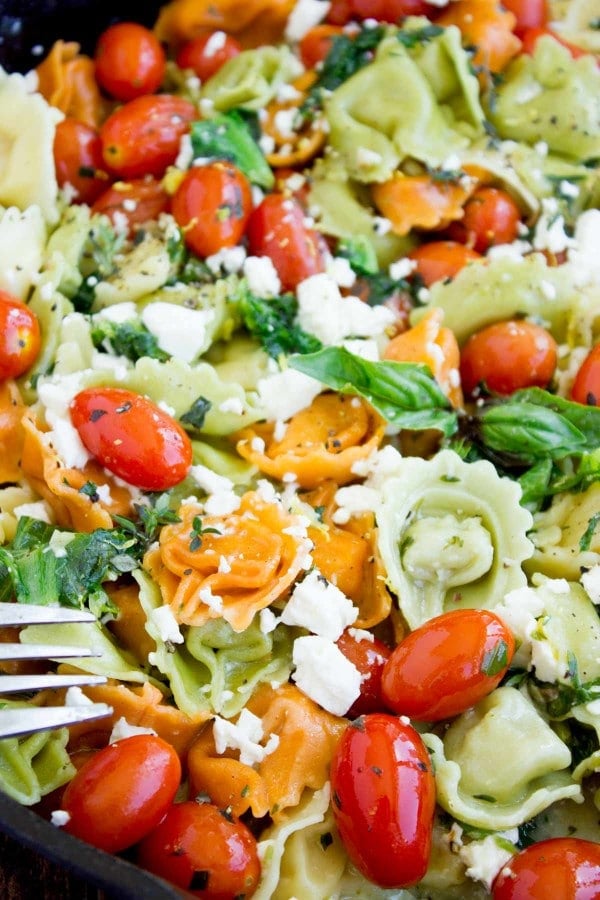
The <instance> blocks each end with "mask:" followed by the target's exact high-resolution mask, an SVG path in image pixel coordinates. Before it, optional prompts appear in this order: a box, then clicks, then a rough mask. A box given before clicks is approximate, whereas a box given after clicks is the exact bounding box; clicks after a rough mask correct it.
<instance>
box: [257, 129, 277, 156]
mask: <svg viewBox="0 0 600 900" xmlns="http://www.w3.org/2000/svg"><path fill="white" fill-rule="evenodd" d="M258 146H259V147H260V149H261V150H262V152H263V153H264V154H265V156H268V155H269V154H270V153H273V151H274V150H275V138H274V137H273V136H272V135H271V134H261V136H260V137H259V139H258Z"/></svg>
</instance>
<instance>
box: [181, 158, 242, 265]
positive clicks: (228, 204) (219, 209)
mask: <svg viewBox="0 0 600 900" xmlns="http://www.w3.org/2000/svg"><path fill="white" fill-rule="evenodd" d="M251 209H252V189H251V187H250V182H249V181H248V179H247V178H246V176H245V175H244V174H243V173H242V172H240V170H239V169H237V168H236V167H235V166H234V165H232V163H229V162H225V161H219V162H214V163H209V164H208V165H206V166H195V167H194V168H192V169H190V170H189V172H187V174H186V175H185V177H184V179H183V181H182V182H181V184H180V185H179V187H178V188H177V190H176V191H175V194H174V196H173V201H172V210H173V216H174V217H175V221H176V222H177V224H178V225H180V226H181V228H182V229H183V233H184V238H185V242H186V244H187V245H188V247H189V248H190V249H191V250H192V251H193V252H194V253H196V254H197V255H198V256H211V254H213V253H216V252H217V251H218V250H220V249H221V248H222V247H234V246H235V245H236V244H238V243H239V241H240V240H241V238H242V235H243V234H244V231H245V230H246V224H247V222H248V216H249V215H250V211H251Z"/></svg>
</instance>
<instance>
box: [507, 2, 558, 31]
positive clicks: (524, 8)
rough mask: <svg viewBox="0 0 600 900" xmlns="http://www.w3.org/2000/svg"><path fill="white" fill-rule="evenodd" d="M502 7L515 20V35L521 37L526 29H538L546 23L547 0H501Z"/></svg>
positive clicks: (547, 16)
mask: <svg viewBox="0 0 600 900" xmlns="http://www.w3.org/2000/svg"><path fill="white" fill-rule="evenodd" d="M502 6H503V7H504V9H507V10H508V11H509V12H511V13H512V14H513V15H514V16H515V17H516V20H517V23H516V25H515V33H516V34H517V35H518V36H519V37H521V35H522V33H523V32H524V31H526V29H528V28H540V27H541V26H543V25H545V24H546V22H547V21H548V18H549V15H548V0H502Z"/></svg>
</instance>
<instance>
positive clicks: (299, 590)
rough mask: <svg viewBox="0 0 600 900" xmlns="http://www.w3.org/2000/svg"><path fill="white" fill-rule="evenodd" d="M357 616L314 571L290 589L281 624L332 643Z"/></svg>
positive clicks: (353, 607)
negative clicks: (292, 626) (309, 632)
mask: <svg viewBox="0 0 600 900" xmlns="http://www.w3.org/2000/svg"><path fill="white" fill-rule="evenodd" d="M357 616H358V609H357V608H356V607H355V606H354V605H353V603H352V601H351V600H350V599H349V598H348V597H346V595H345V594H343V593H342V591H340V589H339V588H338V587H336V586H335V585H334V584H332V583H331V582H330V581H328V580H327V579H326V578H325V577H324V576H323V575H321V573H320V572H319V571H318V569H313V571H312V572H309V573H308V575H307V576H306V578H304V580H303V581H301V582H300V584H297V585H296V587H295V588H294V590H293V592H292V595H291V597H290V599H289V600H288V602H287V604H286V606H285V608H284V610H283V613H282V615H281V621H282V622H283V623H284V624H285V625H299V626H300V627H301V628H306V629H307V630H308V631H311V632H312V633H313V634H318V635H320V636H321V637H324V638H329V640H331V641H336V640H337V639H338V638H339V637H340V635H341V634H342V632H343V631H344V630H345V629H346V628H348V626H349V625H352V623H353V622H355V621H356V617H357Z"/></svg>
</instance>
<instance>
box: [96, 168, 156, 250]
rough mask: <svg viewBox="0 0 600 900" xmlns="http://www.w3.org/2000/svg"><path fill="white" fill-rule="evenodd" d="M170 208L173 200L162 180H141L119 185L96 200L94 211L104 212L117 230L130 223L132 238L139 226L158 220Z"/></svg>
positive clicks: (129, 230)
mask: <svg viewBox="0 0 600 900" xmlns="http://www.w3.org/2000/svg"><path fill="white" fill-rule="evenodd" d="M170 205H171V198H170V197H169V195H168V194H167V192H166V191H165V189H164V188H163V186H162V184H161V183H160V181H156V180H155V179H154V178H139V179H134V180H133V181H117V182H115V184H113V185H112V186H111V187H110V188H109V189H108V190H107V191H104V193H103V194H101V195H100V196H99V197H98V198H97V199H96V200H95V202H94V204H93V206H92V212H94V213H103V214H104V215H105V216H108V218H109V219H110V220H111V222H112V223H113V224H114V225H115V226H117V227H120V226H122V224H123V223H124V224H126V225H127V229H128V232H129V235H130V236H132V235H133V234H134V233H135V227H136V226H137V225H143V224H144V223H145V222H150V221H152V220H153V219H158V217H159V216H160V214H161V213H163V212H168V210H169V207H170Z"/></svg>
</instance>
